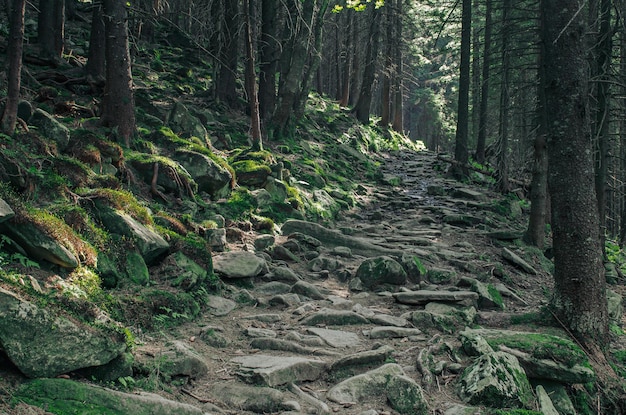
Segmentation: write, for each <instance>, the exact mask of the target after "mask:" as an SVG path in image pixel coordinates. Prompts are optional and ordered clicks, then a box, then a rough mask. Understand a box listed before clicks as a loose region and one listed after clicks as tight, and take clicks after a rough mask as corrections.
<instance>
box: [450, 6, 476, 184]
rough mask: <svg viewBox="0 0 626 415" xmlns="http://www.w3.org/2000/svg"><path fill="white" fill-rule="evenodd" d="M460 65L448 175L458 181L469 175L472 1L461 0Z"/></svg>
mask: <svg viewBox="0 0 626 415" xmlns="http://www.w3.org/2000/svg"><path fill="white" fill-rule="evenodd" d="M461 20H462V22H461V26H462V29H461V65H460V75H459V104H458V115H457V123H456V138H455V149H454V159H455V160H456V161H457V162H458V163H456V164H453V165H452V167H451V169H450V173H451V175H452V176H453V177H456V178H458V179H462V178H465V177H467V176H468V175H469V172H468V170H467V167H466V166H467V163H468V161H469V153H468V149H467V141H468V136H469V90H470V49H471V33H472V0H463V12H462V18H461Z"/></svg>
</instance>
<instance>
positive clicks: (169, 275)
mask: <svg viewBox="0 0 626 415" xmlns="http://www.w3.org/2000/svg"><path fill="white" fill-rule="evenodd" d="M159 274H160V275H161V276H162V278H163V279H164V280H168V281H169V282H170V284H171V285H172V286H173V287H180V288H183V289H185V290H190V289H192V288H195V287H197V286H198V284H200V283H202V282H204V280H205V279H206V278H207V271H206V270H205V269H204V268H202V267H201V266H200V265H198V263H197V262H195V261H194V260H192V259H191V258H189V257H188V256H186V255H185V254H183V253H182V252H180V251H178V252H175V253H173V254H172V255H169V256H168V257H167V258H166V259H165V260H164V261H163V264H162V265H161V267H160V269H159Z"/></svg>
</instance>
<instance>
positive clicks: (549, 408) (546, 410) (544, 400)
mask: <svg viewBox="0 0 626 415" xmlns="http://www.w3.org/2000/svg"><path fill="white" fill-rule="evenodd" d="M535 391H536V392H537V401H538V402H539V409H540V410H541V413H542V414H543V415H559V411H557V410H556V408H555V407H554V404H553V403H552V400H551V399H550V396H549V395H548V393H547V392H546V390H545V389H544V388H543V386H541V385H537V387H536V388H535Z"/></svg>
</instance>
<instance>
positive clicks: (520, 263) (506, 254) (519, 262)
mask: <svg viewBox="0 0 626 415" xmlns="http://www.w3.org/2000/svg"><path fill="white" fill-rule="evenodd" d="M502 258H504V259H506V260H507V261H509V262H510V263H511V264H513V265H515V266H516V267H518V268H521V269H522V270H524V271H525V272H527V273H528V274H532V275H537V274H538V272H537V270H536V269H534V268H533V267H532V265H530V264H529V263H528V262H526V261H524V260H523V259H522V258H520V257H519V256H518V255H517V254H515V253H514V252H513V251H511V250H510V249H508V248H502Z"/></svg>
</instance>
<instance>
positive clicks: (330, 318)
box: [300, 308, 369, 326]
mask: <svg viewBox="0 0 626 415" xmlns="http://www.w3.org/2000/svg"><path fill="white" fill-rule="evenodd" d="M300 323H301V324H302V325H304V326H315V325H317V324H326V325H329V326H344V325H350V324H368V323H369V320H368V319H366V318H365V317H363V316H362V315H360V314H357V313H355V312H353V311H347V310H331V309H328V308H324V309H321V310H320V311H318V312H316V313H314V314H311V315H309V316H307V317H305V318H304V319H302V320H301V321H300Z"/></svg>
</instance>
